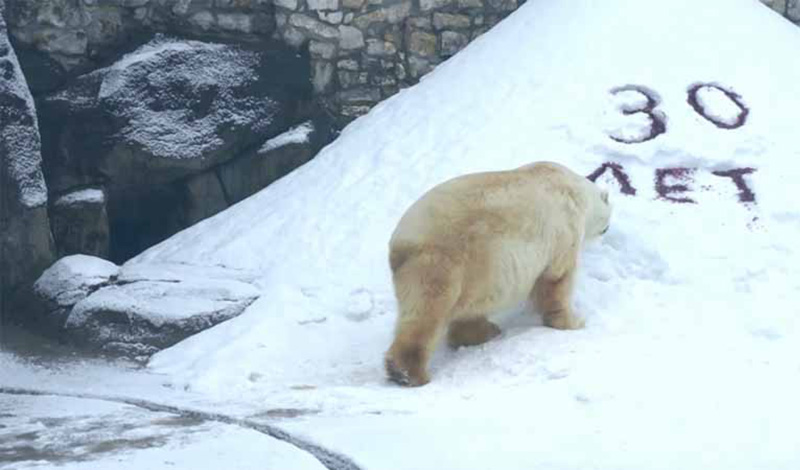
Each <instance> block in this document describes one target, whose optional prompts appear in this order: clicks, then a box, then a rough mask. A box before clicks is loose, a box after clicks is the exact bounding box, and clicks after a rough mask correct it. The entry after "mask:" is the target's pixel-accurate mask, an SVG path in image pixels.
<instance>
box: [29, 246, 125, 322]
mask: <svg viewBox="0 0 800 470" xmlns="http://www.w3.org/2000/svg"><path fill="white" fill-rule="evenodd" d="M118 275H119V266H117V265H115V264H114V263H111V262H108V261H106V260H103V259H100V258H96V257H93V256H87V255H72V256H66V257H63V258H61V259H59V260H58V261H56V262H55V263H54V264H53V265H52V266H50V267H49V268H48V269H47V270H46V271H45V272H44V273H43V274H42V275H41V277H39V279H38V280H37V281H36V283H35V284H34V285H33V291H34V294H35V296H36V298H37V300H38V304H39V305H37V307H36V311H37V313H38V317H37V318H36V320H37V321H38V322H39V324H40V325H41V327H42V328H43V329H44V330H46V331H49V332H51V333H55V334H59V333H60V332H61V330H62V329H63V328H64V323H65V322H66V320H67V316H68V315H69V313H70V312H71V311H72V307H73V306H74V305H75V304H77V303H78V302H80V301H81V300H83V299H85V298H86V297H88V296H89V294H91V293H92V292H94V291H96V290H97V289H99V288H101V287H103V286H107V285H109V284H111V283H112V282H113V281H114V280H115V279H116V278H117V276H118Z"/></svg>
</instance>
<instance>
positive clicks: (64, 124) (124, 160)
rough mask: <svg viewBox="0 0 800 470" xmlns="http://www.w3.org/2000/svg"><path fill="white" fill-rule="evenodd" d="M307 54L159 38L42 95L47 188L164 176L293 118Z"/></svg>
mask: <svg viewBox="0 0 800 470" xmlns="http://www.w3.org/2000/svg"><path fill="white" fill-rule="evenodd" d="M308 76H309V71H308V64H307V61H306V60H304V59H303V58H302V57H300V56H299V55H297V54H296V53H294V52H292V51H288V50H255V49H246V48H244V47H240V46H233V45H224V44H213V43H205V42H200V41H185V40H173V39H168V38H163V37H158V38H156V39H154V40H152V41H151V42H149V43H147V44H145V45H144V46H142V47H140V48H139V49H137V50H135V51H134V52H132V53H130V54H127V55H125V56H124V57H123V58H122V59H120V60H119V61H117V62H116V63H114V64H113V65H111V66H109V67H106V68H102V69H99V70H96V71H94V72H91V73H89V74H86V75H83V76H81V77H79V78H77V79H76V80H75V81H73V82H72V83H71V84H70V85H69V86H68V87H67V88H66V89H65V90H63V91H60V92H57V93H54V94H51V95H48V96H46V97H44V98H43V99H42V100H41V103H40V107H41V124H42V136H43V141H44V155H45V171H46V172H47V175H48V183H49V184H50V185H51V190H53V191H57V192H60V191H63V190H65V189H68V188H72V187H74V186H77V185H88V184H107V185H108V187H109V189H110V190H113V189H115V188H120V187H128V186H147V185H152V184H157V183H168V182H171V181H175V180H177V179H179V178H181V177H185V176H188V175H191V174H194V173H197V172H199V171H202V170H205V169H207V168H210V167H212V166H215V165H218V164H219V163H221V162H223V161H226V160H228V159H230V158H232V157H234V156H235V155H237V154H239V153H241V152H242V151H244V150H246V149H247V148H248V147H250V146H253V145H255V144H257V143H259V142H261V141H263V139H265V138H268V137H271V136H274V135H277V134H279V133H281V132H282V131H285V130H286V129H288V128H289V127H290V126H291V125H292V124H295V123H296V122H298V121H299V120H300V119H299V118H298V115H299V114H300V112H301V110H303V109H306V108H307V106H306V105H307V104H308V103H309V102H310V100H311V98H312V96H311V86H310V84H309V83H308Z"/></svg>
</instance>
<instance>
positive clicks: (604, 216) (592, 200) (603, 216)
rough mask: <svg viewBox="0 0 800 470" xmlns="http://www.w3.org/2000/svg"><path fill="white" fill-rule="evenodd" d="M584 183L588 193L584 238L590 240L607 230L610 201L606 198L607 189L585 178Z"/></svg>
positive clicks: (609, 217) (609, 216) (609, 221)
mask: <svg viewBox="0 0 800 470" xmlns="http://www.w3.org/2000/svg"><path fill="white" fill-rule="evenodd" d="M586 183H588V185H587V189H588V191H587V192H588V193H589V194H588V207H587V208H586V229H585V230H586V231H585V238H586V239H587V240H591V239H593V238H597V237H599V236H600V235H602V234H604V233H606V232H607V231H608V227H609V224H610V223H611V203H610V202H609V200H608V190H607V189H604V188H600V187H598V186H597V185H596V184H594V183H593V182H591V181H589V180H586Z"/></svg>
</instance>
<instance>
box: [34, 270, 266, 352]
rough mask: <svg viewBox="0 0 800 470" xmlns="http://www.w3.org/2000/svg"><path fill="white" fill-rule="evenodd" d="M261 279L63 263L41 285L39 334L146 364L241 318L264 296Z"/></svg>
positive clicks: (37, 307) (236, 272) (230, 273)
mask: <svg viewBox="0 0 800 470" xmlns="http://www.w3.org/2000/svg"><path fill="white" fill-rule="evenodd" d="M255 284H256V276H254V274H253V273H248V272H246V271H241V270H235V269H228V268H224V267H219V266H216V267H215V266H212V267H202V266H201V267H197V266H187V265H184V264H147V265H130V266H123V267H122V268H120V267H119V266H117V265H115V264H113V263H110V262H108V261H105V260H103V259H100V258H96V257H93V256H86V255H72V256H67V257H64V258H61V259H60V260H58V261H57V262H56V263H55V264H53V266H51V267H50V268H49V269H48V270H47V271H45V273H44V274H42V276H41V277H40V278H39V279H38V280H37V281H36V283H35V285H34V292H35V296H36V299H37V302H36V305H35V311H36V312H37V316H36V318H35V320H36V321H37V322H38V324H37V326H38V327H39V330H40V331H43V332H47V333H49V334H50V335H52V336H55V337H57V338H58V339H60V340H62V341H66V342H69V343H71V344H73V345H75V346H78V347H80V348H81V349H88V350H95V351H101V352H104V353H109V354H113V355H122V356H128V357H131V358H134V359H144V358H147V357H148V356H149V355H150V354H152V353H154V352H156V351H158V350H160V349H162V348H164V347H167V346H171V345H173V344H175V343H177V342H179V341H181V340H182V339H184V338H186V337H188V336H191V335H193V334H195V333H197V332H199V331H202V330H205V329H207V328H209V327H211V326H214V325H216V324H218V323H220V322H223V321H225V320H229V319H231V318H233V317H235V316H237V315H239V314H240V313H241V312H242V311H243V310H244V309H245V308H246V307H247V306H248V305H250V304H251V303H252V302H253V301H254V300H255V299H256V298H258V296H259V295H260V291H259V289H258V288H257V287H255Z"/></svg>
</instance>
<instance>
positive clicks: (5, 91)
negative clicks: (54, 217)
mask: <svg viewBox="0 0 800 470" xmlns="http://www.w3.org/2000/svg"><path fill="white" fill-rule="evenodd" d="M0 62H1V63H5V64H6V65H10V68H3V74H4V76H3V77H2V80H0V99H2V103H3V104H2V109H0V121H1V122H0V124H1V125H0V149H1V150H2V151H3V153H5V154H6V155H3V156H2V161H0V165H3V166H6V165H7V167H8V176H9V177H10V180H11V181H10V183H11V184H12V185H14V187H15V190H16V191H17V194H18V197H19V202H20V203H21V204H22V205H23V206H24V207H28V208H34V207H40V206H43V205H45V204H47V187H46V186H45V181H44V176H43V175H42V167H41V166H42V155H41V142H40V139H39V124H38V122H37V120H36V109H35V107H34V104H33V96H31V92H30V90H28V85H27V82H26V81H25V76H24V75H23V74H22V69H21V68H20V66H19V61H18V60H17V55H16V53H15V52H14V48H13V47H11V43H10V42H9V39H8V35H7V34H6V23H5V20H4V19H3V18H2V15H0ZM4 173H5V172H4ZM3 184H7V183H6V182H5V181H3Z"/></svg>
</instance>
